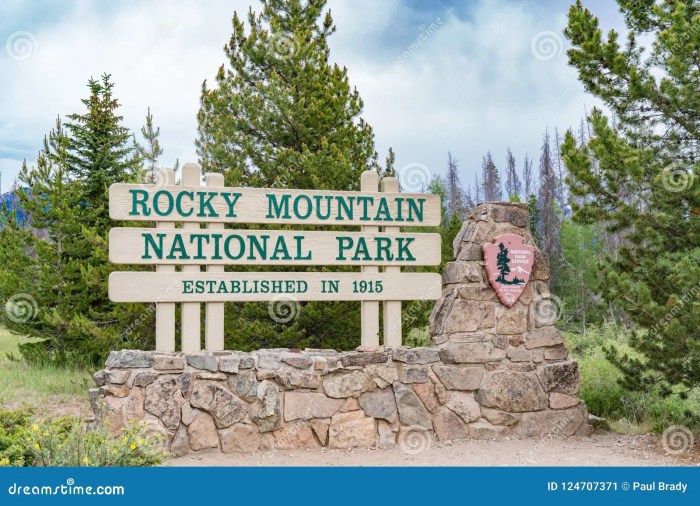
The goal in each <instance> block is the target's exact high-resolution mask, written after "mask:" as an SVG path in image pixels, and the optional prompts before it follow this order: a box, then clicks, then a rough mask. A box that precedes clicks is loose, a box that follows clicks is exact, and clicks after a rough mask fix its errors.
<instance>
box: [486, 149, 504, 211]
mask: <svg viewBox="0 0 700 506" xmlns="http://www.w3.org/2000/svg"><path fill="white" fill-rule="evenodd" d="M481 174H482V175H481V179H482V181H483V185H484V201H486V202H499V201H501V200H502V199H503V192H502V190H501V176H500V174H499V173H498V169H497V168H496V164H495V163H493V158H492V157H491V151H489V152H488V153H486V156H485V157H484V159H483V161H482V163H481Z"/></svg>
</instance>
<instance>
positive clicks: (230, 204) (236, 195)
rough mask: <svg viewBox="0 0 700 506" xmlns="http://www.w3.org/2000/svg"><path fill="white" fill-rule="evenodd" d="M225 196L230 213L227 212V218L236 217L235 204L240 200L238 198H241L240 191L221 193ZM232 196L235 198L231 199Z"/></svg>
mask: <svg viewBox="0 0 700 506" xmlns="http://www.w3.org/2000/svg"><path fill="white" fill-rule="evenodd" d="M221 195H222V196H223V197H224V200H225V201H226V204H228V213H227V214H226V217H227V218H235V217H236V212H235V211H234V210H233V206H235V205H236V202H238V199H239V198H241V194H240V193H231V194H229V193H222V194H221ZM231 197H233V200H231Z"/></svg>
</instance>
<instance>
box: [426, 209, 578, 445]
mask: <svg viewBox="0 0 700 506" xmlns="http://www.w3.org/2000/svg"><path fill="white" fill-rule="evenodd" d="M528 221H529V220H528V213H527V206H526V205H525V204H515V203H502V202H499V203H483V204H480V205H478V206H477V207H476V208H475V210H474V211H473V213H472V214H471V216H470V217H469V219H468V220H467V221H465V222H464V223H463V225H462V228H461V230H460V232H459V233H458V235H457V237H456V238H455V240H454V243H453V248H454V254H455V260H454V261H453V262H449V263H448V264H447V265H446V266H445V272H444V274H443V293H442V296H441V298H440V299H439V300H438V301H437V303H436V305H435V308H434V310H433V314H432V315H431V318H430V335H431V339H432V340H433V343H434V345H436V346H438V348H439V350H440V358H441V359H442V361H443V362H445V363H446V364H453V365H451V366H450V367H452V368H453V370H452V371H451V372H450V374H451V375H453V376H457V375H458V376H459V377H460V378H461V381H460V382H459V384H458V385H459V386H460V387H462V389H464V390H467V391H468V394H469V396H470V398H473V399H474V401H475V402H476V403H477V404H478V405H479V407H480V409H481V417H480V418H479V419H478V420H477V421H476V422H474V423H473V424H470V429H472V430H470V433H471V434H472V435H474V436H475V437H478V436H479V434H483V435H493V434H494V433H498V434H502V435H505V434H513V435H516V436H541V435H547V434H550V433H551V434H554V435H572V434H588V433H590V430H591V428H590V426H589V425H588V415H587V411H586V408H585V405H584V404H583V403H582V402H581V401H580V399H579V398H578V393H579V374H578V365H577V363H576V361H574V360H567V357H568V351H567V349H566V347H565V346H564V341H563V339H562V336H561V333H560V332H559V330H558V329H557V328H556V326H555V323H556V321H557V319H558V317H559V316H560V313H561V310H562V306H561V302H560V301H559V300H558V299H556V298H554V297H553V296H552V295H551V294H550V291H549V286H548V285H547V280H548V279H549V275H550V270H549V265H548V262H547V259H546V258H545V255H544V254H543V253H542V252H540V251H539V249H537V247H536V245H535V242H534V241H533V239H532V236H531V235H530V234H529V233H528V231H527V226H528ZM504 234H516V235H519V236H521V237H522V238H523V244H525V245H528V246H531V247H533V248H534V249H535V258H534V263H533V266H532V270H531V273H530V281H529V282H528V284H527V285H526V286H525V289H524V291H523V293H522V294H521V296H520V298H519V299H518V300H517V302H515V304H513V305H512V306H511V307H507V306H505V305H504V304H502V303H501V302H500V301H499V298H498V296H497V294H496V291H495V290H494V289H493V287H492V286H491V284H490V283H489V279H488V273H487V270H486V267H485V264H484V255H483V247H484V244H487V243H489V242H490V241H491V240H493V239H494V238H496V237H498V236H502V235H504ZM447 367H448V366H443V372H442V374H441V375H438V376H439V377H440V378H441V380H442V381H443V383H446V384H447V385H449V384H453V385H454V383H452V382H450V381H449V380H448V381H447V382H446V381H445V379H446V378H445V372H444V369H445V368H447ZM436 372H437V371H436ZM467 386H468V387H469V388H466V387H467ZM444 418H445V420H448V419H450V420H454V417H452V416H451V415H450V414H447V413H445V414H444ZM452 425H455V429H454V431H455V433H458V432H460V431H461V427H459V424H457V423H454V424H452Z"/></svg>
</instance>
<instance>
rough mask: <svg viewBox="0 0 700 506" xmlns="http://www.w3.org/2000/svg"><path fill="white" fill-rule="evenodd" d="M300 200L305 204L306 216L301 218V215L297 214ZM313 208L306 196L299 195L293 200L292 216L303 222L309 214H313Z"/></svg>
mask: <svg viewBox="0 0 700 506" xmlns="http://www.w3.org/2000/svg"><path fill="white" fill-rule="evenodd" d="M301 199H304V201H305V202H306V214H305V215H303V216H302V214H301V213H300V212H299V202H300V201H301ZM313 210H314V209H313V206H312V204H311V199H310V198H309V196H308V195H299V196H298V197H297V198H295V199H294V214H295V215H296V217H297V218H299V219H302V220H305V219H307V218H308V217H309V216H311V213H312V212H313Z"/></svg>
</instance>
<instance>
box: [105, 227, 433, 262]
mask: <svg viewBox="0 0 700 506" xmlns="http://www.w3.org/2000/svg"><path fill="white" fill-rule="evenodd" d="M440 246H441V239H440V234H400V233H396V234H386V233H379V232H343V231H339V232H331V231H294V230H212V229H208V230H205V229H198V230H182V229H177V230H161V229H153V228H113V229H111V230H110V232H109V260H110V261H111V262H112V263H115V264H146V265H152V264H175V265H193V264H206V265H406V266H412V265H439V264H440Z"/></svg>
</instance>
